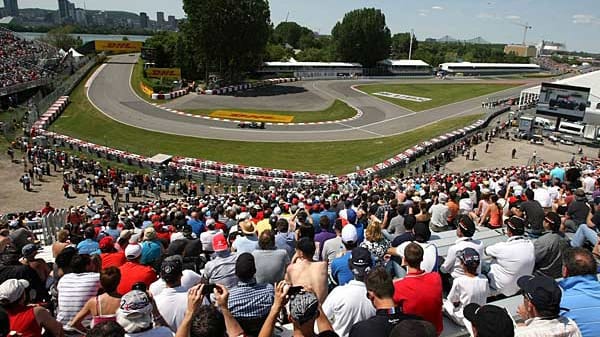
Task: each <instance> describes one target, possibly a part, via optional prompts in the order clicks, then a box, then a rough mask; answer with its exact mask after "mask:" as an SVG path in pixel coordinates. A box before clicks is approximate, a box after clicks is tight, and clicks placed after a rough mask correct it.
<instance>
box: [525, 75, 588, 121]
mask: <svg viewBox="0 0 600 337" xmlns="http://www.w3.org/2000/svg"><path fill="white" fill-rule="evenodd" d="M589 96H590V88H585V87H575V86H571V85H564V84H556V83H542V88H541V89H540V98H539V101H538V105H537V110H536V113H537V114H540V115H547V116H553V117H561V118H566V119H568V120H574V121H581V120H583V116H584V115H585V109H586V108H587V106H588V99H589Z"/></svg>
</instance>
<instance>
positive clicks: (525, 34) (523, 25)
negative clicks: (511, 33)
mask: <svg viewBox="0 0 600 337" xmlns="http://www.w3.org/2000/svg"><path fill="white" fill-rule="evenodd" d="M512 23H514V24H515V25H517V26H521V27H523V45H524V46H525V45H526V42H525V40H526V38H527V30H529V29H532V28H533V27H531V26H530V25H529V24H528V23H527V22H525V23H520V22H514V21H513V22H512Z"/></svg>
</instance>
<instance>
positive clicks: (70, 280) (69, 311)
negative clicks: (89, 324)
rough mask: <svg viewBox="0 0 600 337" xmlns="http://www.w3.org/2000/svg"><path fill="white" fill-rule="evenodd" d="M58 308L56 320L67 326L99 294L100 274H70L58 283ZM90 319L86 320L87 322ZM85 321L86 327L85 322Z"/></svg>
mask: <svg viewBox="0 0 600 337" xmlns="http://www.w3.org/2000/svg"><path fill="white" fill-rule="evenodd" d="M57 289H58V308H57V312H56V320H57V321H59V322H60V323H61V324H63V325H66V324H67V323H69V321H71V320H72V319H73V317H75V315H77V313H78V312H79V310H81V308H83V306H84V305H85V303H86V302H87V301H88V300H89V299H90V298H92V297H94V296H96V295H97V294H98V289H100V274H99V273H81V274H76V273H70V274H66V275H65V276H63V277H62V278H61V279H60V281H58V286H57ZM89 318H90V317H87V318H86V321H88V320H89ZM86 321H84V325H85V322H86Z"/></svg>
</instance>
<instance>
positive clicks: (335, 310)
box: [323, 280, 375, 337]
mask: <svg viewBox="0 0 600 337" xmlns="http://www.w3.org/2000/svg"><path fill="white" fill-rule="evenodd" d="M323 312H324V313H325V316H327V318H328V319H329V321H330V322H331V326H332V327H333V330H334V331H335V332H336V333H337V334H338V335H339V336H340V337H347V336H348V334H349V333H350V328H352V325H354V324H356V323H358V322H360V321H364V320H366V319H368V318H371V317H372V316H375V307H373V304H371V301H369V299H368V298H367V287H366V286H365V284H364V283H363V282H359V281H356V280H352V281H350V282H348V283H347V284H345V285H343V286H339V287H335V288H334V289H333V290H332V291H331V292H330V293H329V296H327V299H325V302H324V303H323Z"/></svg>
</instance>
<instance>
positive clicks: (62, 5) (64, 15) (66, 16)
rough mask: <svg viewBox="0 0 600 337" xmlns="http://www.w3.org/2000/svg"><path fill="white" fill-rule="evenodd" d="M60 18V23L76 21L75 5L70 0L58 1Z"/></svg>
mask: <svg viewBox="0 0 600 337" xmlns="http://www.w3.org/2000/svg"><path fill="white" fill-rule="evenodd" d="M58 18H59V22H60V23H65V22H73V21H75V4H74V3H72V2H71V1H69V0H58Z"/></svg>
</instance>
